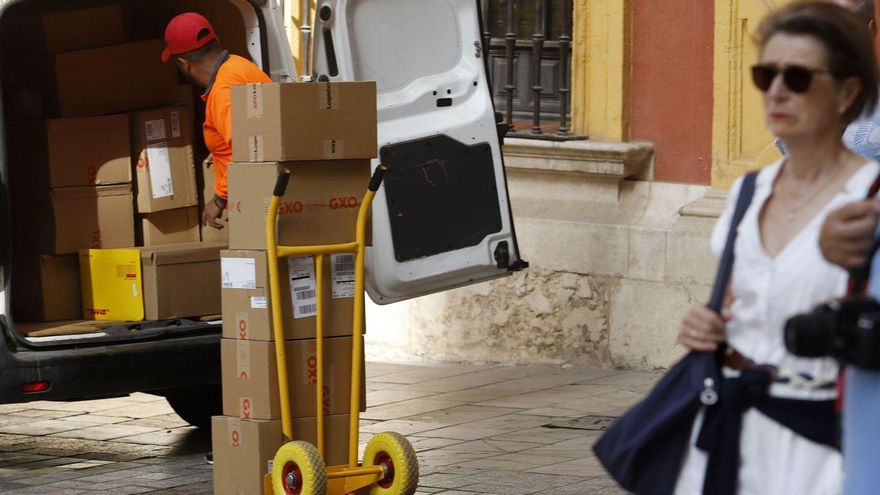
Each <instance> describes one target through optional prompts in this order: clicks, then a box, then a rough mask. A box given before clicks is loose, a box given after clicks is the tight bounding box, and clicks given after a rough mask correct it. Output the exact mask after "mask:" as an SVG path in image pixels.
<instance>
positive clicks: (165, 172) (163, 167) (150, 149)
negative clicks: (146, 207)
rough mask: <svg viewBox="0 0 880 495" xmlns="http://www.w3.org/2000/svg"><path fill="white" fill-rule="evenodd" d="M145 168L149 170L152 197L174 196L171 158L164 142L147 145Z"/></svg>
mask: <svg viewBox="0 0 880 495" xmlns="http://www.w3.org/2000/svg"><path fill="white" fill-rule="evenodd" d="M147 168H148V169H149V171H150V187H151V189H152V190H153V199H156V198H165V197H168V196H174V185H173V184H172V183H171V159H170V158H168V146H166V143H157V144H148V145H147Z"/></svg>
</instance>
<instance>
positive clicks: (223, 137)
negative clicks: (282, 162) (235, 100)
mask: <svg viewBox="0 0 880 495" xmlns="http://www.w3.org/2000/svg"><path fill="white" fill-rule="evenodd" d="M165 43H166V45H167V47H166V48H165V50H163V51H162V61H163V62H167V61H169V60H171V59H172V58H173V59H174V63H175V64H177V68H178V69H180V71H181V72H183V74H184V75H185V76H186V77H187V78H188V79H189V80H190V81H191V82H192V83H193V84H196V85H197V86H199V87H201V88H204V89H205V93H204V94H203V95H202V100H203V101H204V102H205V105H206V106H205V123H204V125H203V126H202V128H203V130H204V134H205V145H207V147H208V151H210V152H211V154H212V155H213V157H214V177H215V178H216V182H215V185H214V197H213V198H211V199H210V200H207V198H206V201H205V211H204V212H202V223H204V224H205V225H210V226H211V227H214V228H216V229H222V228H223V224H222V223H221V222H220V218H221V216H222V215H223V210H224V209H225V208H226V200H227V186H226V165H227V164H228V163H229V162H230V161H232V113H231V101H230V86H232V85H233V84H248V83H268V82H272V80H271V79H269V76H267V75H266V74H265V73H264V72H263V71H262V70H260V68H259V67H257V66H256V65H255V64H254V63H253V62H251V61H250V60H247V59H245V58H242V57H239V56H237V55H230V54H229V52H227V51H224V50H223V48H222V47H221V46H220V40H219V38H217V35H216V34H215V33H214V28H213V27H211V23H210V22H208V20H207V19H205V18H204V17H203V16H201V15H199V14H196V13H195V12H187V13H185V14H180V15H178V16H177V17H175V18H174V19H171V22H169V23H168V27H166V28H165Z"/></svg>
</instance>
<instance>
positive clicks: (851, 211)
mask: <svg viewBox="0 0 880 495" xmlns="http://www.w3.org/2000/svg"><path fill="white" fill-rule="evenodd" d="M878 215H880V200H878V199H869V200H864V201H855V202H853V203H848V204H846V205H844V206H842V207H840V208H838V209H836V210H833V211H832V212H831V213H829V214H828V217H827V218H826V219H825V223H824V224H822V231H821V232H820V233H819V249H821V250H822V256H824V257H825V259H827V260H828V261H830V262H832V263H834V264H835V265H839V266H841V267H843V268H846V269H850V268H858V267H860V266H862V265H864V264H865V254H866V251H867V250H868V246H869V245H870V244H871V240H872V239H873V238H874V232H875V230H876V229H877V217H878Z"/></svg>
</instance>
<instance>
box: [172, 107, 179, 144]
mask: <svg viewBox="0 0 880 495" xmlns="http://www.w3.org/2000/svg"><path fill="white" fill-rule="evenodd" d="M171 137H174V138H179V137H180V112H171Z"/></svg>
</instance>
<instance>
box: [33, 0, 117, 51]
mask: <svg viewBox="0 0 880 495" xmlns="http://www.w3.org/2000/svg"><path fill="white" fill-rule="evenodd" d="M41 20H42V26H41V27H42V29H43V48H44V49H45V51H46V53H59V52H70V51H74V50H85V49H89V48H97V47H101V46H108V45H116V44H119V43H122V42H123V41H125V30H124V24H123V15H122V6H120V5H118V4H111V5H103V6H100V7H92V8H87V9H77V10H68V11H63V12H52V13H49V14H44V15H43V16H42V19H41ZM29 38H30V37H29Z"/></svg>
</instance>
